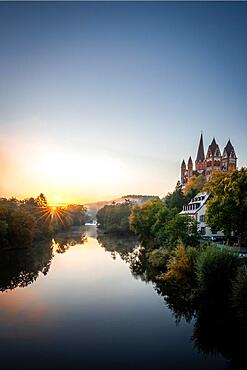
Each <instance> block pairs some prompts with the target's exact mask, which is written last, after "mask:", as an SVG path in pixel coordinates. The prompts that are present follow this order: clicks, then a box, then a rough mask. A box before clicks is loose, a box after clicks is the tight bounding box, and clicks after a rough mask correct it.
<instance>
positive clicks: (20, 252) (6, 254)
mask: <svg viewBox="0 0 247 370" xmlns="http://www.w3.org/2000/svg"><path fill="white" fill-rule="evenodd" d="M86 240H87V239H86V234H85V229H84V228H81V227H75V228H72V230H71V231H70V232H63V233H59V234H57V236H56V241H55V240H54V239H53V240H52V241H42V242H37V243H35V244H34V245H33V247H32V248H17V249H10V250H9V249H8V250H3V251H1V252H0V291H2V292H3V291H5V290H12V289H15V288H17V287H26V286H27V285H29V284H31V283H33V282H34V281H35V280H36V279H37V277H38V276H39V273H42V274H44V275H46V274H47V273H48V271H49V268H50V265H51V261H52V258H53V257H54V254H55V253H64V252H66V251H67V250H68V249H69V248H70V247H71V246H73V245H76V244H84V243H85V241H86Z"/></svg>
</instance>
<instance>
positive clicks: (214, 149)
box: [181, 134, 237, 186]
mask: <svg viewBox="0 0 247 370" xmlns="http://www.w3.org/2000/svg"><path fill="white" fill-rule="evenodd" d="M236 168H237V156H236V153H235V150H234V148H233V146H232V143H231V141H230V139H229V140H228V142H227V144H226V146H225V148H224V150H223V154H221V151H220V147H219V145H218V144H217V143H216V140H215V138H213V140H212V142H211V144H210V145H209V146H208V150H207V154H206V156H205V152H204V144H203V136H202V134H201V137H200V141H199V146H198V150H197V156H196V160H195V167H194V166H193V161H192V159H191V157H189V160H188V163H187V166H186V163H185V161H184V160H183V161H182V164H181V184H182V185H183V186H185V184H186V183H187V182H188V180H189V179H190V177H192V176H194V175H195V176H199V175H203V176H205V177H206V180H207V181H208V180H209V179H210V178H211V177H212V175H213V174H214V173H216V172H229V171H232V170H234V169H236Z"/></svg>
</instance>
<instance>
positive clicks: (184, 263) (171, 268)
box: [161, 244, 199, 287]
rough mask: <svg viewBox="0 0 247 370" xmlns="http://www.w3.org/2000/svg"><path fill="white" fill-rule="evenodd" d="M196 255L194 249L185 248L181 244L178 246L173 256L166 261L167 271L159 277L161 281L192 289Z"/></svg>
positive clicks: (196, 251) (196, 252)
mask: <svg viewBox="0 0 247 370" xmlns="http://www.w3.org/2000/svg"><path fill="white" fill-rule="evenodd" d="M198 253H199V252H198V250H197V249H195V248H192V247H188V248H185V246H184V245H183V244H179V245H178V246H177V247H176V249H175V251H174V255H172V256H171V257H170V259H169V260H168V263H167V269H168V271H167V272H166V273H165V274H163V275H161V279H163V280H166V281H169V282H175V283H185V284H189V285H191V287H193V286H194V285H195V281H196V279H195V277H196V270H195V265H196V259H197V256H198Z"/></svg>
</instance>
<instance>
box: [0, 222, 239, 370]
mask: <svg viewBox="0 0 247 370" xmlns="http://www.w3.org/2000/svg"><path fill="white" fill-rule="evenodd" d="M95 237H96V228H95V227H92V226H91V227H88V228H87V229H85V228H81V227H77V228H74V229H72V230H71V232H70V233H61V234H59V235H57V236H56V238H54V240H53V241H52V242H46V243H41V244H39V245H36V246H35V248H32V249H27V250H22V251H20V250H15V251H8V252H4V253H3V252H2V253H1V254H0V290H1V291H5V290H13V289H15V288H18V287H26V286H27V285H30V284H31V283H33V282H34V281H35V280H36V279H37V277H38V276H39V274H40V275H46V274H47V273H48V272H49V274H48V279H44V280H45V281H44V280H42V279H38V281H39V282H40V284H39V285H37V286H35V287H31V289H30V291H29V292H28V291H27V290H28V289H27V290H26V289H25V294H22V290H17V291H16V292H10V293H11V294H12V293H13V297H12V300H13V302H14V301H15V300H17V299H18V295H21V296H22V300H23V303H22V304H21V305H20V310H19V312H23V310H24V308H23V307H25V312H26V311H28V309H29V310H30V313H31V312H34V311H35V310H36V312H38V313H39V315H36V316H35V317H39V319H38V320H37V322H36V324H35V325H36V326H34V322H33V321H32V327H31V326H28V320H27V319H26V323H25V324H23V323H22V320H20V322H19V324H18V325H19V327H20V330H19V332H18V333H19V336H20V339H21V338H22V335H23V331H26V332H27V334H26V335H27V336H28V335H29V334H30V332H31V335H32V336H40V337H39V338H43V339H40V341H41V343H42V346H43V347H44V348H46V352H47V353H49V356H51V357H50V358H53V357H52V356H54V354H53V353H50V352H49V348H52V346H51V347H45V346H46V343H47V338H50V337H51V336H52V335H54V338H53V339H54V340H55V338H56V340H57V341H59V346H61V348H63V346H64V339H63V338H69V340H68V341H67V342H66V345H69V346H70V351H72V352H73V351H75V356H77V357H78V358H85V356H86V358H87V361H88V366H86V367H85V368H87V369H89V368H90V369H92V368H97V369H99V368H102V367H100V366H101V361H100V360H99V362H98V363H97V366H95V367H93V366H92V365H90V361H91V360H90V359H92V358H94V357H95V346H96V347H97V353H101V356H102V361H103V363H104V364H106V363H108V364H109V361H108V358H110V355H109V352H108V351H110V350H109V348H111V346H112V348H113V349H112V351H110V352H111V353H112V361H115V364H116V366H115V368H116V367H118V368H119V366H117V364H118V362H117V361H119V358H120V357H121V353H120V352H119V351H120V349H119V348H124V349H125V356H124V358H123V361H125V367H128V368H131V369H132V368H138V364H140V366H139V367H141V368H143V369H144V368H152V369H161V368H165V366H164V367H163V366H162V364H164V363H165V362H166V364H168V368H172V369H176V370H177V369H181V368H184V369H186V368H190V369H195V368H198V367H199V368H201V369H203V368H204V369H208V368H210V369H219V368H222V365H223V363H225V361H224V360H223V361H222V359H221V357H220V358H219V356H218V354H222V355H223V356H224V358H225V359H227V360H229V367H228V368H229V369H235V368H236V369H241V362H242V361H243V354H244V348H243V347H244V341H241V336H242V335H243V334H245V332H244V331H243V328H244V322H243V320H242V321H241V319H239V318H238V319H237V315H236V311H235V308H232V306H231V305H230V304H229V302H228V301H227V300H225V299H224V297H221V296H218V297H215V299H214V301H213V302H210V304H209V302H208V301H207V300H203V299H199V297H197V296H195V295H193V294H191V289H190V288H189V287H188V286H182V285H180V286H179V287H177V288H174V287H172V288H171V287H169V286H167V285H165V284H164V283H163V282H161V281H159V280H158V279H157V278H156V276H157V271H155V269H150V267H149V265H148V264H147V262H146V258H145V251H144V250H143V249H142V248H141V247H140V245H139V243H138V241H137V239H136V238H135V237H132V236H122V237H121V238H119V237H117V236H113V237H112V236H109V235H98V243H99V244H98V243H97V240H96V239H95ZM104 250H105V251H106V252H109V253H104ZM65 252H66V253H65ZM109 254H111V257H112V258H113V259H114V262H113V261H112V259H111V258H109ZM121 260H123V261H124V262H125V263H124V264H123V263H122V262H121ZM50 267H51V268H50ZM129 271H130V272H131V274H132V276H134V277H135V279H133V278H132V276H131V274H128V273H127V272H129ZM140 280H143V281H145V282H150V283H151V284H142V283H141V281H140ZM120 287H121V289H120ZM148 287H149V288H148ZM152 287H154V289H155V291H156V292H157V293H158V294H159V295H160V296H162V298H163V300H164V304H162V301H161V300H160V299H157V298H158V295H156V294H154V290H153V288H152ZM32 288H33V289H32ZM14 293H17V294H15V295H14ZM28 297H29V300H28ZM30 297H34V298H33V300H34V301H35V302H38V303H37V304H36V306H37V307H36V306H35V303H34V302H33V301H32V300H31V298H30ZM3 298H4V297H3ZM6 298H7V297H6ZM10 301H11V296H9V303H8V301H7V300H5V304H6V307H8V309H7V310H6V312H5V314H6V315H8V314H9V306H10V303H11V302H10ZM24 301H25V302H29V303H28V304H29V305H30V308H26V306H24ZM3 303H4V300H2V304H3ZM14 304H15V305H16V302H14ZM42 305H43V308H42V312H43V321H44V324H42V325H40V326H39V320H41V319H40V317H41V314H40V310H39V308H40V307H41V306H42ZM160 306H161V307H160ZM171 313H172V315H173V317H172V315H171ZM17 316H18V318H19V317H21V316H20V313H18V315H17ZM6 317H7V316H6ZM49 318H50V319H49ZM12 320H13V315H12V316H10V317H8V320H5V319H4V320H3V321H2V322H0V324H1V330H2V333H9V332H10V330H11V324H10V322H11V321H12ZM16 320H17V319H16ZM185 322H187V323H189V322H190V325H189V324H186V325H187V326H186V328H187V329H186V331H184V330H185V329H184V328H185ZM172 323H173V325H174V326H172ZM175 323H176V325H177V324H179V323H180V325H179V326H178V327H177V329H176V326H175ZM245 324H246V323H245ZM6 325H7V326H6ZM5 326H6V328H5ZM129 326H130V327H131V328H132V329H131V330H128V329H127V328H128V327H129ZM16 327H17V324H15V330H16ZM179 327H180V328H181V329H179ZM4 328H5V329H4ZM31 328H33V329H31ZM99 328H100V329H99ZM191 329H192V330H191ZM4 330H5V331H4ZM32 330H33V331H32ZM43 331H44V336H43ZM130 332H131V335H130ZM15 335H16V334H14V335H13V338H14V337H15ZM0 337H1V334H0ZM113 337H114V338H115V339H114V341H112V338H113ZM151 337H152V338H156V340H154V341H153V340H152V341H150V340H149V339H148V338H151ZM3 338H4V340H3V341H2V342H1V343H2V344H3V345H6V335H5V337H3ZM189 340H191V343H189ZM115 341H116V345H115V344H114V342H115ZM186 341H187V342H186ZM104 342H105V343H104ZM37 343H38V344H37V347H35V349H37V350H39V342H37ZM79 344H80V346H79ZM81 344H83V345H82V346H81ZM50 345H51V343H49V346H50ZM11 346H12V344H11V345H10V348H12V347H11ZM15 346H16V344H15ZM47 346H48V345H47ZM83 346H84V347H83ZM193 346H194V347H195V348H196V352H198V353H202V354H203V355H204V356H206V357H205V358H207V361H208V362H205V360H204V359H203V358H202V359H201V357H200V356H201V355H198V356H199V357H197V355H196V352H193V348H192V347H193ZM77 347H78V352H77ZM79 347H80V348H79ZM81 348H84V349H85V348H86V350H84V352H83V353H82V349H81ZM178 348H180V349H178ZM132 349H133V351H132ZM10 351H11V349H10ZM100 351H101V352H100ZM138 351H139V354H140V356H139V357H138V361H139V362H136V363H135V366H134V365H133V367H131V366H130V363H131V361H132V360H131V359H132V358H135V356H136V353H138ZM177 352H179V353H180V356H181V358H183V357H184V358H185V357H186V356H188V358H190V360H188V363H187V364H182V363H181V362H180V363H179V359H176V356H177ZM6 353H7V352H6ZM149 354H150V357H149ZM212 354H213V355H214V356H216V355H217V359H219V362H218V365H217V363H216V362H215V359H214V360H212V363H211V362H210V361H211V360H210V358H211V355H212ZM28 355H29V354H27V356H28ZM37 356H38V355H37ZM63 356H64V355H63ZM81 356H82V357H81ZM195 358H196V361H197V362H196V363H193V361H194V360H195ZM191 359H192V360H191ZM67 360H68V364H67V367H66V368H73V367H70V363H69V361H70V359H67ZM54 361H59V360H58V358H57V357H56V356H55V359H54ZM104 361H105V362H104ZM163 361H165V362H163ZM169 361H170V362H169ZM172 361H173V362H172ZM175 363H176V365H175ZM169 364H170V367H169ZM171 364H172V365H171ZM179 364H180V365H179ZM207 364H211V365H210V366H209V365H207ZM16 366H17V365H16ZM40 366H41V365H40ZM215 366H217V367H215ZM219 366H221V367H219ZM16 368H18V367H16ZM78 368H79V367H78Z"/></svg>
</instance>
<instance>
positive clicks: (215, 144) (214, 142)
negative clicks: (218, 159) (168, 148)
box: [209, 138, 219, 154]
mask: <svg viewBox="0 0 247 370" xmlns="http://www.w3.org/2000/svg"><path fill="white" fill-rule="evenodd" d="M218 147H219V146H218V144H217V143H216V141H215V138H213V140H212V143H211V144H210V145H209V149H210V150H211V152H212V153H213V154H214V153H215V151H216V149H217V148H218Z"/></svg>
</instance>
